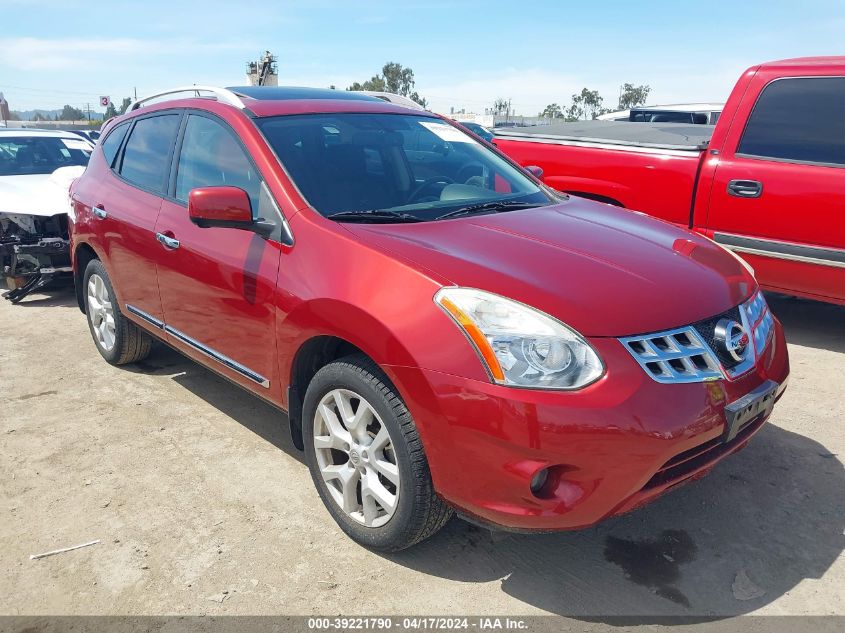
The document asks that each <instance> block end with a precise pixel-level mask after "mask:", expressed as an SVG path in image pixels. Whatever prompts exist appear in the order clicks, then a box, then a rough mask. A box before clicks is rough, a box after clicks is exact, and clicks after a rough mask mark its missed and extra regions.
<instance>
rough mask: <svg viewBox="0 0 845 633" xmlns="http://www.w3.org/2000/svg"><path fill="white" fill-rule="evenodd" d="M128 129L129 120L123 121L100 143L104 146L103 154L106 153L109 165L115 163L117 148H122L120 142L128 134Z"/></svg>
mask: <svg viewBox="0 0 845 633" xmlns="http://www.w3.org/2000/svg"><path fill="white" fill-rule="evenodd" d="M128 129H129V121H127V122H126V123H121V124H120V125H118V126H117V127H115V128H114V129H113V130H112V131H111V132H109V135H108V136H107V137H106V138H105V140H104V141H102V142H101V143H100V147H102V148H103V154H105V155H106V162H107V163H108V164H109V166H111V165H113V164H114V157H115V156H116V155H117V150H118V149H119V148H120V144H121V143H122V142H123V137H124V136H126V130H128Z"/></svg>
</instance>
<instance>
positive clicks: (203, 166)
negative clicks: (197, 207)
mask: <svg viewBox="0 0 845 633" xmlns="http://www.w3.org/2000/svg"><path fill="white" fill-rule="evenodd" d="M224 185H225V186H230V187H239V188H241V189H243V190H244V191H246V192H247V194H248V195H249V200H250V202H251V203H252V209H253V214H255V212H256V211H257V210H258V207H259V196H260V192H261V180H260V178H259V177H258V174H257V173H256V171H255V168H254V167H253V166H252V163H251V162H250V160H249V159H248V158H247V157H246V154H244V151H243V149H242V148H241V146H240V145H239V144H238V142H237V141H236V140H235V137H234V136H233V135H232V133H231V132H230V131H229V130H228V129H226V128H225V127H224V126H223V125H221V124H220V123H218V122H217V121H214V120H212V119H209V118H207V117H204V116H196V115H191V116H189V117H188V123H187V125H186V126H185V136H184V139H183V140H182V150H181V152H180V154H179V165H178V168H177V172H176V199H177V200H180V201H182V202H187V201H188V194H189V193H190V192H191V189H196V188H197V187H217V186H224Z"/></svg>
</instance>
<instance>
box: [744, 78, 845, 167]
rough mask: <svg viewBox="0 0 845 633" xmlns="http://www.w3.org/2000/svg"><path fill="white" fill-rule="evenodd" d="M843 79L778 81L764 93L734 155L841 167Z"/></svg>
mask: <svg viewBox="0 0 845 633" xmlns="http://www.w3.org/2000/svg"><path fill="white" fill-rule="evenodd" d="M843 107H845V77H800V78H798V77H796V78H788V79H778V80H775V81H773V82H772V83H770V84H769V85H768V86H766V87H765V88H764V89H763V92H762V93H761V94H760V96H759V98H758V99H757V103H756V104H755V106H754V110H753V111H752V112H751V116H750V117H749V119H748V123H747V125H746V126H745V131H744V132H743V135H742V139H741V140H740V142H739V147H738V148H737V154H740V155H743V156H749V157H757V158H771V159H776V160H784V161H790V162H801V163H821V164H826V165H845V117H843Z"/></svg>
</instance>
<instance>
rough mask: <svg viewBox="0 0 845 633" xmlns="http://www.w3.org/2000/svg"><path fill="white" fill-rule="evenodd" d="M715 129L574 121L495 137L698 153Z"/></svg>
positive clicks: (508, 131) (506, 131) (505, 131)
mask: <svg viewBox="0 0 845 633" xmlns="http://www.w3.org/2000/svg"><path fill="white" fill-rule="evenodd" d="M714 127H715V126H714V125H685V124H681V123H631V122H628V121H575V122H572V123H556V124H554V125H535V126H531V127H512V128H496V130H495V134H496V137H498V138H502V139H513V140H520V139H522V140H526V141H534V142H538V143H560V144H567V143H575V142H577V143H601V144H603V145H620V146H633V147H648V148H652V149H670V150H680V151H690V152H700V151H702V150H704V149H706V148H707V145H708V143H709V142H710V137H711V136H713V128H714Z"/></svg>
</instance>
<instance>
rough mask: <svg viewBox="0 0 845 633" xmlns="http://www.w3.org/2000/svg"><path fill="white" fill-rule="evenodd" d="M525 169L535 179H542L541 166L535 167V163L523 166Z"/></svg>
mask: <svg viewBox="0 0 845 633" xmlns="http://www.w3.org/2000/svg"><path fill="white" fill-rule="evenodd" d="M525 171H527V172H528V173H529V174H531V175H532V176H534V177H535V178H536V179H537V180H542V179H543V168H542V167H537V165H528V166H527V167H525Z"/></svg>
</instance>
